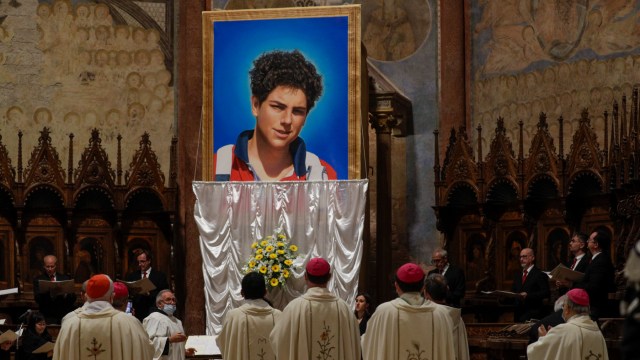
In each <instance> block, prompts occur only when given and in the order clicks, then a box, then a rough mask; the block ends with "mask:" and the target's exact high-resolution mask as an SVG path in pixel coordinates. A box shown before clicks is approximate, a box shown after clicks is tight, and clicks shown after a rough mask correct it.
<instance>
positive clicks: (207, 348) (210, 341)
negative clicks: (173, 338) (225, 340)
mask: <svg viewBox="0 0 640 360" xmlns="http://www.w3.org/2000/svg"><path fill="white" fill-rule="evenodd" d="M184 347H185V348H187V349H189V348H193V349H196V355H221V354H222V352H221V351H220V349H219V348H218V344H216V337H215V336H212V335H191V336H189V337H188V338H187V342H186V344H185V345H184Z"/></svg>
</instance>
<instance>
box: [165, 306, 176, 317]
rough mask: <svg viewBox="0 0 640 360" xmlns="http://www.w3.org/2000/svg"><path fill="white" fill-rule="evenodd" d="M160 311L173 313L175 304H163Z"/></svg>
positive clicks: (168, 313)
mask: <svg viewBox="0 0 640 360" xmlns="http://www.w3.org/2000/svg"><path fill="white" fill-rule="evenodd" d="M162 311H164V312H165V314H167V315H173V313H174V312H176V306H175V305H172V304H164V305H163V306H162Z"/></svg>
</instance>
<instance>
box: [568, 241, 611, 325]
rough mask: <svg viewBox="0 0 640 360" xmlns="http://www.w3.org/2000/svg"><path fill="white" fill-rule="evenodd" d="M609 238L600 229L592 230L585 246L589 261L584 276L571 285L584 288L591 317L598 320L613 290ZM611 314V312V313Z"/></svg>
mask: <svg viewBox="0 0 640 360" xmlns="http://www.w3.org/2000/svg"><path fill="white" fill-rule="evenodd" d="M610 244H611V239H610V238H609V236H608V235H607V234H606V233H605V232H602V231H594V232H592V233H591V235H590V236H589V241H588V242H587V247H588V248H589V251H590V252H591V262H590V263H589V266H587V270H586V271H585V273H584V277H583V278H582V280H581V281H579V282H577V283H575V284H574V286H573V287H576V288H580V289H585V290H586V291H587V293H588V294H589V300H590V301H589V302H590V306H591V318H592V319H593V320H598V318H600V317H602V316H603V315H610V314H608V313H607V312H606V310H607V308H608V307H607V303H608V302H609V293H610V292H612V291H615V268H614V267H613V263H612V262H611V257H610V256H609V246H610ZM611 315H613V314H611Z"/></svg>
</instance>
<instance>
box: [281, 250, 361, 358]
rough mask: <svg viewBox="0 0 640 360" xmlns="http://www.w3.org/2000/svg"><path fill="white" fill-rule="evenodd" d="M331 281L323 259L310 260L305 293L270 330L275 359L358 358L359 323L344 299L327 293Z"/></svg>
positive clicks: (329, 268) (291, 303)
mask: <svg viewBox="0 0 640 360" xmlns="http://www.w3.org/2000/svg"><path fill="white" fill-rule="evenodd" d="M330 278H331V267H330V266H329V263H328V262H327V261H326V260H324V259H322V258H313V259H311V260H309V263H308V264H307V266H306V271H305V280H306V282H307V288H308V290H307V291H306V292H305V294H304V295H302V296H300V297H299V298H297V299H294V300H293V301H291V302H290V303H289V304H288V305H287V307H285V308H284V310H283V311H282V315H281V316H280V319H279V320H278V321H277V322H276V326H275V327H274V328H273V331H271V336H270V340H271V347H272V348H273V352H274V353H275V354H276V358H277V359H278V360H300V359H341V360H359V359H360V329H359V327H358V320H356V317H355V315H354V314H353V312H351V308H350V307H349V305H347V303H346V302H344V300H342V299H339V298H338V297H336V296H335V295H333V294H332V293H330V292H329V290H327V282H329V279H330Z"/></svg>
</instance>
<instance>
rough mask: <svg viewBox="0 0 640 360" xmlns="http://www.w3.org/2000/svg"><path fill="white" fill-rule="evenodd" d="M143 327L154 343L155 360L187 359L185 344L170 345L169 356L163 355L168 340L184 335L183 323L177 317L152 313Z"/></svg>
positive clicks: (143, 323) (144, 321)
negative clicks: (171, 337) (176, 334)
mask: <svg viewBox="0 0 640 360" xmlns="http://www.w3.org/2000/svg"><path fill="white" fill-rule="evenodd" d="M142 326H143V327H144V329H145V330H146V331H147V333H148V334H149V338H150V339H151V341H153V347H154V348H155V354H154V355H153V359H154V360H157V359H162V360H184V359H185V358H186V351H185V342H184V341H183V342H177V343H169V354H167V355H162V352H163V351H164V348H165V346H166V344H167V341H168V338H169V337H170V336H171V335H173V334H175V333H183V334H184V329H183V328H182V321H180V320H179V319H178V318H177V317H175V316H168V315H165V314H164V313H161V312H157V311H156V312H152V313H151V314H149V316H147V317H146V318H144V320H143V321H142Z"/></svg>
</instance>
